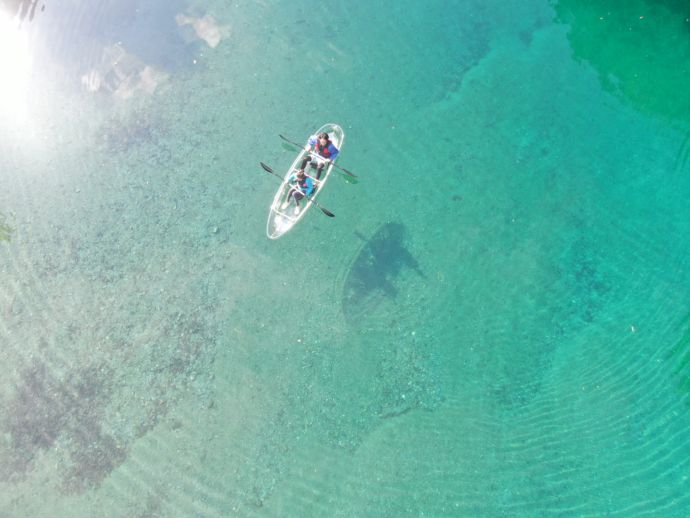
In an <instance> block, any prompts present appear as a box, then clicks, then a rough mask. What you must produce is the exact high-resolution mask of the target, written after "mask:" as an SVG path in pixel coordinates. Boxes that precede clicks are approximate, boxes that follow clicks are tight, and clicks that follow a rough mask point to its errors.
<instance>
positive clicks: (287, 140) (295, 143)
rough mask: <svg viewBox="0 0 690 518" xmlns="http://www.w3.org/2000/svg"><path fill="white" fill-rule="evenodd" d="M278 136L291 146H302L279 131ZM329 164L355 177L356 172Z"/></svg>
mask: <svg viewBox="0 0 690 518" xmlns="http://www.w3.org/2000/svg"><path fill="white" fill-rule="evenodd" d="M278 136H279V137H280V138H282V139H283V140H284V141H285V142H289V143H290V144H292V145H293V146H297V147H298V148H302V146H301V145H300V144H298V143H297V142H293V141H292V140H290V139H289V138H287V137H284V136H282V135H281V134H280V133H279V134H278ZM331 164H333V165H334V166H335V167H337V168H338V169H340V170H341V171H342V172H343V173H345V174H349V175H350V176H352V177H353V178H357V175H356V174H354V173H351V172H350V171H348V170H347V169H345V168H344V167H340V166H339V165H338V164H336V163H335V162H331Z"/></svg>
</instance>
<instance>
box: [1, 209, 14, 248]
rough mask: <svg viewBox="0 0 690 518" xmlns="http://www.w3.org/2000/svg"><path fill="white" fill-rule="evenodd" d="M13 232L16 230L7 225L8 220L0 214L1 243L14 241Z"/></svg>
mask: <svg viewBox="0 0 690 518" xmlns="http://www.w3.org/2000/svg"><path fill="white" fill-rule="evenodd" d="M12 232H14V229H13V228H12V227H11V226H10V225H9V223H7V218H6V217H5V216H4V215H3V214H2V213H0V241H9V240H10V239H12Z"/></svg>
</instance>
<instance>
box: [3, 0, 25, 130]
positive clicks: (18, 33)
mask: <svg viewBox="0 0 690 518" xmlns="http://www.w3.org/2000/svg"><path fill="white" fill-rule="evenodd" d="M30 70H31V55H30V53H29V44H28V39H27V35H26V33H25V32H24V31H22V30H21V29H20V28H19V27H17V25H16V24H15V23H14V22H13V21H12V20H11V19H10V18H8V17H7V16H6V15H5V14H4V13H0V78H1V79H0V124H2V125H3V126H4V125H7V124H9V125H11V124H17V123H24V122H26V119H27V111H28V95H27V87H28V84H29V72H30Z"/></svg>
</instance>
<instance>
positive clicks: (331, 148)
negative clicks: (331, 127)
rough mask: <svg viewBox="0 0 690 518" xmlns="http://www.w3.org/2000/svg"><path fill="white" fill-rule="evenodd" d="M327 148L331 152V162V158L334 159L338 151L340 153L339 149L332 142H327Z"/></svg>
mask: <svg viewBox="0 0 690 518" xmlns="http://www.w3.org/2000/svg"><path fill="white" fill-rule="evenodd" d="M328 150H329V151H330V152H331V158H330V160H331V162H333V160H335V157H337V156H338V153H340V151H339V150H338V148H337V147H335V144H333V143H332V142H331V143H330V144H329V146H328Z"/></svg>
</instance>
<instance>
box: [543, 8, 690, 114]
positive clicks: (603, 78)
mask: <svg viewBox="0 0 690 518" xmlns="http://www.w3.org/2000/svg"><path fill="white" fill-rule="evenodd" d="M554 8H555V10H556V13H557V19H558V21H560V22H562V23H564V24H566V25H568V26H569V31H568V40H569V41H570V44H571V47H572V49H573V53H574V57H575V58H576V59H579V60H582V61H586V62H587V63H588V64H589V65H591V66H592V67H593V68H594V69H595V70H596V71H597V73H598V75H599V80H600V82H601V84H602V87H603V88H604V89H605V90H607V91H609V92H611V93H612V94H614V95H616V96H617V97H619V98H621V99H623V100H625V101H627V102H628V103H630V104H631V105H632V106H633V107H634V108H635V109H637V110H640V111H642V112H644V113H649V114H654V115H659V116H663V117H664V118H666V119H669V120H674V121H678V122H683V123H688V122H690V96H688V95H683V94H681V92H687V91H689V90H690V7H689V6H688V3H687V2H685V1H679V0H631V1H629V2H611V1H605V0H595V1H588V0H559V1H558V2H557V3H556V4H555V6H554Z"/></svg>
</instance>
